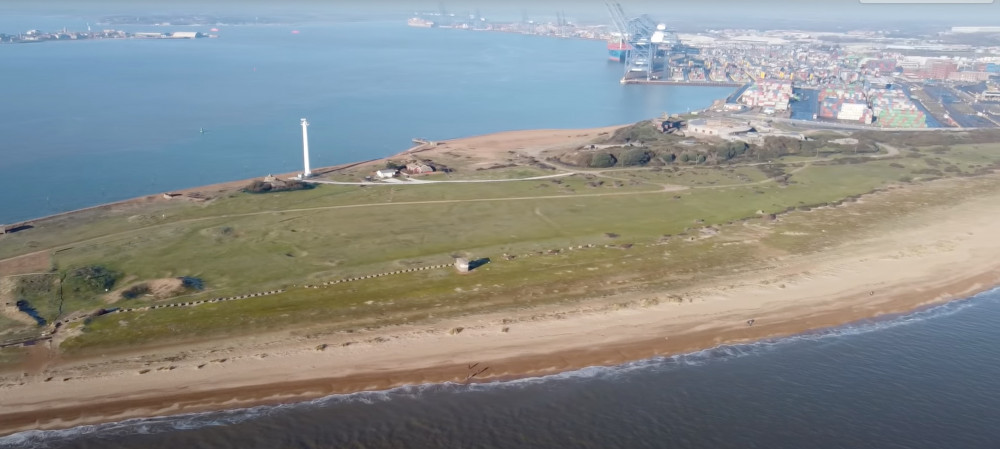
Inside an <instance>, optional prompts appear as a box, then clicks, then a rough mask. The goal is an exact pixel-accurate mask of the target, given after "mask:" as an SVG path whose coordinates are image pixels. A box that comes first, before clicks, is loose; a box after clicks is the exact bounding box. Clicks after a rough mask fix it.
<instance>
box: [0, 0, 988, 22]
mask: <svg viewBox="0 0 1000 449" xmlns="http://www.w3.org/2000/svg"><path fill="white" fill-rule="evenodd" d="M873 1H898V2H904V3H899V4H871V3H867V2H873ZM906 1H907V0H691V1H678V0H623V1H620V3H621V4H622V7H623V8H624V9H625V11H626V12H627V13H628V14H629V15H637V14H640V13H647V14H650V15H651V16H653V17H655V18H657V19H658V20H660V21H663V22H667V23H672V22H673V23H672V25H675V24H685V25H693V24H704V27H711V26H713V25H714V24H716V23H718V24H725V25H727V26H731V25H733V24H739V23H741V22H746V23H747V24H748V25H754V26H759V25H757V24H758V23H759V22H761V21H766V20H769V19H774V20H776V21H779V22H781V23H782V24H786V23H788V22H795V21H801V22H803V23H812V22H817V21H823V22H826V23H840V24H842V25H843V26H844V27H846V28H850V27H851V26H852V24H853V23H856V22H865V23H871V22H876V21H885V22H888V23H892V24H899V23H906V22H911V21H912V22H926V21H931V22H934V23H947V24H949V25H955V26H959V25H998V26H1000V0H994V2H992V3H988V4H961V2H962V1H963V0H938V1H939V2H940V3H939V4H915V3H909V4H907V3H905V2H906ZM910 1H911V2H921V1H924V2H925V1H928V0H910ZM964 1H966V2H967V1H983V0H964ZM442 5H443V6H444V8H446V9H447V10H448V11H449V12H454V13H462V14H464V13H467V12H469V11H475V10H478V11H480V12H481V14H482V15H483V16H486V17H489V18H494V19H497V20H517V19H520V18H521V16H522V13H523V11H526V12H527V14H528V15H529V17H532V18H538V19H539V20H550V19H551V18H553V17H554V16H555V13H556V11H564V12H565V13H566V15H567V17H569V18H571V19H576V20H579V21H604V22H606V21H607V17H608V15H607V9H606V7H605V5H604V2H603V1H596V0H579V1H571V0H535V1H529V0H510V1H498V0H450V1H448V0H446V1H437V0H214V1H213V0H93V1H92V0H72V1H70V0H0V13H4V12H25V13H29V12H30V13H44V12H51V13H54V14H58V13H69V14H87V15H90V14H93V15H108V14H140V13H181V14H183V13H227V14H239V13H244V14H254V15H257V14H283V15H295V16H300V15H309V16H341V15H346V16H364V15H367V14H370V15H391V14H401V15H407V14H412V13H413V12H414V11H437V10H439V9H440V8H441V7H442Z"/></svg>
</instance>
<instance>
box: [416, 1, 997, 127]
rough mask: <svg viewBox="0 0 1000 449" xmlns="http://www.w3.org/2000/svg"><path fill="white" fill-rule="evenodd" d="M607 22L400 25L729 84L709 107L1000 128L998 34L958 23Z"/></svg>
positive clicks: (637, 77) (620, 14) (472, 16)
mask: <svg viewBox="0 0 1000 449" xmlns="http://www.w3.org/2000/svg"><path fill="white" fill-rule="evenodd" d="M608 11H609V15H610V18H611V23H612V24H611V25H610V26H608V25H580V24H576V23H573V22H572V21H570V20H568V19H567V18H566V15H565V14H564V13H561V12H560V13H556V17H555V20H545V21H536V20H532V19H529V18H528V17H527V15H525V17H524V18H523V19H522V20H521V21H519V22H506V23H495V22H492V21H489V20H487V19H486V18H484V17H481V16H479V14H478V12H472V13H469V14H468V15H456V14H450V13H447V12H445V11H443V10H442V11H441V12H431V13H418V14H417V16H415V17H413V18H411V19H409V21H408V22H407V23H408V25H410V26H412V27H418V28H450V29H460V30H472V31H498V32H508V33H520V34H530V35H539V36H551V37H560V38H579V39H595V40H603V41H606V42H607V50H608V54H607V55H608V58H609V59H610V60H611V61H614V62H618V63H621V64H622V66H623V69H622V78H621V82H622V84H673V85H692V86H701V85H705V86H733V87H739V90H738V91H737V92H736V93H734V94H733V95H732V96H730V97H729V98H728V99H726V101H725V102H722V103H721V104H717V105H715V106H714V107H713V108H712V111H713V112H719V113H725V114H726V115H731V116H734V117H737V118H748V117H752V118H762V117H766V118H771V119H778V120H781V119H784V120H792V121H803V122H813V123H824V124H826V125H829V126H834V127H844V128H856V129H867V128H883V129H916V128H948V127H951V128H994V127H1000V39H997V38H996V36H997V35H998V33H1000V27H995V26H985V27H970V26H958V27H952V28H950V29H941V30H937V31H936V32H931V33H924V35H916V34H913V33H908V32H905V31H900V30H882V31H874V30H854V31H842V32H826V31H822V32H821V31H807V30H769V31H761V30H753V29H719V30H705V31H702V32H697V33H676V32H673V31H671V30H670V28H669V27H667V25H665V24H661V23H659V22H657V21H656V20H655V19H653V18H651V17H649V16H647V15H636V16H630V15H627V14H626V13H625V11H624V10H623V9H622V7H621V6H620V5H618V4H616V3H609V4H608Z"/></svg>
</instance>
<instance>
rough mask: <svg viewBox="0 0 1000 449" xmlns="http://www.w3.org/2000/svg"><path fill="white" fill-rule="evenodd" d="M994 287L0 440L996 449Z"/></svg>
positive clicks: (75, 444) (98, 444)
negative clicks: (520, 373) (926, 304)
mask: <svg viewBox="0 0 1000 449" xmlns="http://www.w3.org/2000/svg"><path fill="white" fill-rule="evenodd" d="M997 341H1000V291H996V290H995V291H991V292H987V293H983V294H980V295H977V296H976V297H973V298H971V299H967V300H961V301H955V302H952V303H948V304H945V305H941V306H936V307H932V308H928V309H924V310H920V311H917V312H914V313H910V314H906V315H900V316H894V317H887V318H882V319H877V320H868V321H863V322H858V323H854V324H851V325H847V326H842V327H836V328H830V329H823V330H819V331H814V332H809V333H806V334H803V335H799V336H795V337H791V338H785V339H777V340H766V341H762V342H757V343H752V344H745V345H735V346H722V347H718V348H713V349H708V350H705V351H700V352H696V353H691V354H684V355H679V356H675V357H660V358H653V359H648V360H642V361H637V362H633V363H627V364H623V365H619V366H612V367H591V368H585V369H582V370H577V371H572V372H568V373H563V374H558V375H553V376H547V377H541V378H530V379H522V380H516V381H511V382H495V383H488V384H475V385H459V384H435V385H424V386H412V387H404V388H397V389H394V390H389V391H384V392H363V393H356V394H350V395H336V396H330V397H327V398H323V399H318V400H314V401H310V402H304V403H300V404H290V405H283V406H269V407H255V408H250V409H243V410H234V411H226V412H216V413H201V414H191V415H183V416H175V417H163V418H152V419H135V420H129V421H125V422H119V423H112V424H104V425H98V426H84V427H79V428H75V429H68V430H61V431H46V432H42V431H33V432H24V433H20V434H16V435H12V436H8V437H5V438H0V447H25V448H84V449H89V448H95V449H98V448H99V449H110V448H151V449H156V448H164V449H167V448H177V447H206V448H275V447H299V448H340V447H352V448H443V447H462V448H563V447H574V448H806V447H808V448H853V449H862V448H872V449H874V448H909V449H919V448H928V449H931V448H967V449H972V448H995V447H997V446H996V442H997V441H1000V426H997V423H998V421H997V413H996V410H998V409H1000V389H997V388H996V379H998V378H1000V349H998V346H997V345H996V342H997Z"/></svg>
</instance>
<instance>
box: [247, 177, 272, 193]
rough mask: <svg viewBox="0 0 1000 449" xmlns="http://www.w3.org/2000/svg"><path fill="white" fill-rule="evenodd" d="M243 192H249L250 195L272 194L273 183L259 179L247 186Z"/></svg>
mask: <svg viewBox="0 0 1000 449" xmlns="http://www.w3.org/2000/svg"><path fill="white" fill-rule="evenodd" d="M243 190H245V191H246V192H249V193H264V192H270V191H271V183H269V182H264V181H261V180H259V179H254V180H253V182H251V183H250V185H248V186H246V188H244V189H243Z"/></svg>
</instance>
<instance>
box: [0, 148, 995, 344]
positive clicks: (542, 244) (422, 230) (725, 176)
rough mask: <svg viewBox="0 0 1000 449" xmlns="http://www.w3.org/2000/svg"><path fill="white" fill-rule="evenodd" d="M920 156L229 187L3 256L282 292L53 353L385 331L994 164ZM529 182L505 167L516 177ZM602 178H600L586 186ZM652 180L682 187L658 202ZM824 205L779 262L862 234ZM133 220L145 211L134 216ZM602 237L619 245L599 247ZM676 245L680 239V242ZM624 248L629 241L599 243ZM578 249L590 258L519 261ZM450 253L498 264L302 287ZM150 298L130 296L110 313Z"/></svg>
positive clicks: (56, 300)
mask: <svg viewBox="0 0 1000 449" xmlns="http://www.w3.org/2000/svg"><path fill="white" fill-rule="evenodd" d="M930 151H931V150H928V149H923V148H921V149H920V152H921V154H922V155H923V157H921V158H912V157H899V158H891V159H889V158H887V159H881V160H870V159H869V160H863V162H861V163H854V164H836V163H833V162H832V161H827V162H824V163H812V164H811V165H804V166H796V165H789V166H786V167H785V171H786V172H787V173H791V175H790V177H789V179H788V184H787V185H784V184H778V183H776V182H764V181H766V180H767V178H766V176H765V175H764V173H763V172H761V170H760V169H758V168H757V167H747V166H744V167H722V168H718V169H716V168H709V167H684V168H682V169H681V170H679V171H677V172H674V171H673V170H672V169H670V168H665V169H663V170H660V171H656V170H649V169H637V170H615V171H607V172H606V173H605V175H604V176H607V177H609V178H601V177H599V176H597V175H594V174H587V175H574V176H568V177H564V178H559V179H557V180H538V181H526V182H509V183H473V184H431V185H394V186H375V187H365V188H361V187H357V186H330V185H324V186H320V187H318V188H316V189H312V190H306V191H297V192H284V193H273V194H264V195H249V194H233V195H229V196H226V197H223V198H219V199H216V200H214V201H212V202H210V203H209V204H194V203H188V202H177V203H166V202H158V203H154V204H150V205H148V207H147V208H146V209H141V208H131V209H128V210H121V211H112V212H107V213H103V214H88V213H84V214H82V215H79V216H71V217H67V218H65V219H61V220H57V221H55V222H53V224H52V225H51V226H50V225H49V223H47V222H46V223H44V224H43V225H42V226H40V227H39V228H38V229H35V230H32V231H30V232H25V233H18V234H14V235H11V236H6V237H5V242H4V243H5V245H4V248H3V249H2V250H0V255H3V257H6V256H9V255H16V254H19V253H25V252H30V251H32V250H34V249H37V248H45V247H60V246H63V247H66V248H68V249H66V250H63V251H59V252H56V253H54V254H53V256H52V257H53V260H54V263H55V264H56V266H57V267H58V269H59V270H60V273H65V272H70V271H72V270H73V269H75V268H79V267H85V266H91V265H103V266H105V267H107V268H109V269H111V270H114V271H117V272H120V273H122V275H123V276H124V277H127V278H129V279H134V280H136V281H141V280H151V279H157V278H169V277H178V276H193V277H198V278H201V279H203V280H204V281H205V283H206V287H207V290H206V291H204V292H196V293H192V294H190V295H188V296H185V298H184V299H173V300H169V301H175V302H176V301H182V300H183V301H186V300H190V299H201V298H208V297H216V296H230V295H236V294H243V293H248V292H255V291H262V290H270V289H273V288H278V287H284V288H288V289H289V291H288V292H286V293H284V294H281V295H275V296H268V297H262V298H255V299H247V300H241V301H235V302H226V303H219V304H211V305H202V306H199V307H196V308H177V309H174V308H171V309H164V310H156V311H150V312H131V313H125V314H113V315H107V316H103V317H99V318H96V319H93V320H90V321H89V322H88V323H87V324H86V325H85V326H84V327H83V329H84V333H83V335H82V336H80V337H77V338H73V339H70V340H68V341H67V342H66V343H65V344H64V349H66V350H68V351H71V352H74V353H76V354H87V353H91V352H94V351H97V350H99V349H101V348H105V347H111V346H123V345H142V344H151V343H155V342H163V341H167V340H185V339H204V338H215V337H221V336H227V335H233V334H239V333H250V332H260V331H263V330H277V329H289V328H301V329H306V328H310V327H312V326H326V327H328V328H338V329H346V328H356V327H364V326H381V325H388V324H398V323H402V322H408V321H413V320H425V319H428V318H429V317H431V316H434V317H441V316H444V315H460V314H465V313H470V312H472V311H477V310H503V309H504V308H510V307H528V306H531V305H537V304H544V303H550V302H554V301H565V300H579V299H583V298H586V297H594V296H600V295H606V294H613V293H616V292H621V291H625V290H624V289H647V290H650V291H652V290H656V289H659V290H669V289H672V288H677V287H679V286H681V285H685V283H688V282H692V279H696V278H704V277H706V276H711V275H712V273H725V272H730V271H732V269H733V268H734V267H744V266H753V265H754V262H755V261H756V260H757V258H758V257H759V255H758V254H756V251H757V250H756V249H755V248H756V247H753V246H741V245H722V244H721V243H723V242H725V239H724V238H721V237H713V238H711V239H705V240H695V241H688V240H685V238H688V237H691V236H698V235H700V234H699V230H698V228H701V227H703V226H706V225H712V224H714V225H719V224H725V223H730V222H737V221H739V220H742V219H746V218H755V217H757V211H758V210H759V211H763V212H765V213H777V212H781V211H784V210H786V209H789V208H795V207H805V206H816V205H822V204H826V203H831V202H836V201H839V200H842V199H844V198H847V197H849V196H852V195H859V194H864V193H867V192H870V191H872V190H873V189H877V188H880V187H883V186H886V185H888V184H894V183H898V182H899V179H900V178H902V177H905V176H909V175H911V174H912V173H913V172H914V171H916V170H922V169H926V168H928V167H931V165H928V161H929V160H931V158H935V160H936V159H940V161H937V162H935V163H937V164H938V166H939V167H943V166H945V165H958V166H960V168H961V169H962V172H966V173H968V172H971V171H972V170H971V169H970V168H969V166H972V165H983V164H987V163H990V164H992V163H995V162H996V161H997V160H1000V155H995V154H996V153H995V152H994V148H993V147H991V146H989V145H971V146H955V147H953V148H952V149H951V150H950V151H948V152H947V153H943V154H934V153H931V152H930ZM962 172H952V173H948V174H947V175H957V174H961V173H962ZM527 173H528V172H518V171H517V170H511V171H510V174H511V176H514V175H520V174H527ZM612 178H614V179H612ZM598 180H600V181H604V183H603V184H602V185H600V186H596V187H595V186H594V185H592V184H591V183H593V182H594V181H598ZM615 181H620V182H617V183H616V182H615ZM616 184H617V186H616ZM661 184H664V185H665V184H671V185H686V186H689V187H691V188H690V189H687V190H683V191H670V192H665V191H662V187H661ZM820 212H822V213H816V214H804V215H803V216H808V217H823V218H822V221H819V222H814V223H810V222H808V221H807V222H798V221H795V220H788V221H787V222H786V221H784V220H783V222H782V224H780V225H777V226H778V229H786V230H790V233H788V234H782V233H780V232H775V233H772V235H771V236H770V237H768V238H767V239H766V244H767V245H770V246H771V247H773V248H776V249H780V250H787V251H789V252H802V251H816V250H818V249H820V248H821V246H822V245H823V243H816V242H830V241H834V240H829V239H834V238H835V237H836V236H837V235H841V234H836V235H835V233H828V235H825V236H824V239H815V238H812V239H808V238H802V237H800V236H798V233H799V232H800V231H798V230H799V229H808V227H809V226H815V225H818V224H821V225H829V226H834V227H835V226H836V224H837V223H841V224H842V226H840V228H842V229H844V230H845V231H844V232H847V231H849V230H851V229H860V228H864V227H865V226H871V224H869V223H865V222H861V220H860V219H855V218H852V217H853V216H850V217H849V216H846V215H844V214H838V213H836V212H835V211H820ZM136 215H142V216H143V217H151V218H148V219H135V218H132V219H130V218H129V217H135V216H136ZM792 216H797V215H792ZM155 217H158V218H155ZM838 220H842V221H838ZM875 221H878V220H875ZM75 223H80V225H74V224H75ZM734 226H738V225H734ZM782 226H783V227H782ZM840 228H838V229H840ZM801 232H807V231H801ZM838 232H839V231H838ZM608 233H612V234H617V235H618V237H617V238H613V239H612V238H609V237H607V235H606V234H608ZM681 234H685V237H684V238H679V237H676V236H678V235H681ZM807 234H810V235H812V234H813V232H812V231H808V232H807ZM664 235H673V236H675V237H673V238H672V239H671V240H670V242H669V243H668V244H666V245H654V243H656V242H657V241H659V239H660V238H661V237H662V236H664ZM842 235H849V234H842ZM8 237H10V238H8ZM8 242H10V243H12V244H11V245H6V243H8ZM29 243H30V244H29ZM624 243H631V244H634V245H635V246H633V247H631V248H630V249H627V250H625V249H618V248H604V247H603V246H604V245H606V244H610V245H620V244H624ZM587 244H594V245H597V246H598V247H597V248H591V249H586V250H581V251H573V252H568V253H561V254H558V255H545V256H531V257H523V255H526V254H534V253H536V252H539V251H541V252H546V251H548V250H551V249H555V248H562V249H565V248H566V247H567V246H577V245H587ZM827 244H828V243H827ZM459 253H466V254H468V255H471V256H472V257H490V258H492V259H493V263H490V264H489V265H487V266H485V267H483V268H480V270H477V271H476V272H475V273H473V274H472V275H468V276H460V275H457V274H454V272H453V270H450V269H445V270H433V271H429V272H420V273H413V274H405V275H394V276H389V277H384V278H378V279H374V280H365V281H358V282H351V283H344V284H337V285H336V286H333V287H330V288H325V289H303V288H300V286H302V285H305V284H316V283H321V282H323V281H328V280H335V279H341V278H344V277H349V276H355V275H364V274H374V273H380V272H386V271H393V270H398V269H400V268H407V267H413V266H425V265H434V264H441V263H450V262H451V260H452V256H453V255H455V254H459ZM504 253H507V254H515V255H521V256H522V257H518V258H517V259H515V260H513V261H505V260H502V259H501V257H500V255H501V254H504ZM49 277H52V276H49ZM39 279H42V278H39ZM622 281H625V282H626V284H621V283H619V282H622ZM33 285H34V287H33V290H31V291H30V292H27V293H26V294H25V296H26V297H27V298H28V299H29V300H31V301H32V304H33V305H35V306H36V307H37V308H38V309H39V311H41V312H42V313H43V315H44V316H46V317H47V318H49V317H56V316H58V315H59V313H58V308H59V306H60V305H61V306H62V309H63V312H62V313H63V315H65V314H67V313H70V312H72V311H74V310H82V311H92V310H95V309H97V308H100V307H106V306H105V305H104V303H103V302H102V301H101V300H100V298H99V296H100V294H101V293H102V292H96V291H88V290H86V289H82V290H77V289H75V288H74V289H72V291H71V292H68V293H67V292H66V291H64V292H63V297H61V298H60V297H59V296H58V295H57V294H56V293H55V291H54V289H53V288H46V287H45V285H46V284H45V283H44V282H41V281H36V282H35V283H34V284H33ZM55 285H58V284H55ZM119 285H121V283H119ZM50 287H51V285H50ZM366 301H373V303H372V305H367V304H365V302H366ZM149 303H150V299H148V298H138V299H134V300H127V301H123V302H121V303H119V304H118V305H119V306H122V307H133V306H141V305H144V304H149ZM2 324H4V323H3V322H2V321H0V325H2Z"/></svg>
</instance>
